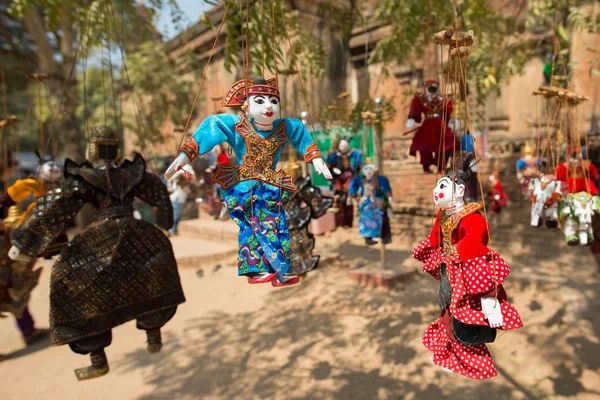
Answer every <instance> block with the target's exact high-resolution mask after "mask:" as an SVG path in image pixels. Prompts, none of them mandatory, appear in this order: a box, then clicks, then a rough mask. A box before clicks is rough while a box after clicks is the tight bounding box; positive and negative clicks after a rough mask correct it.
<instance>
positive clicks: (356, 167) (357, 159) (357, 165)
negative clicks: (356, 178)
mask: <svg viewBox="0 0 600 400" xmlns="http://www.w3.org/2000/svg"><path fill="white" fill-rule="evenodd" d="M362 158H363V155H362V152H361V151H358V150H355V161H354V162H355V164H354V170H355V171H357V172H360V169H361V168H362V165H363V161H362Z"/></svg>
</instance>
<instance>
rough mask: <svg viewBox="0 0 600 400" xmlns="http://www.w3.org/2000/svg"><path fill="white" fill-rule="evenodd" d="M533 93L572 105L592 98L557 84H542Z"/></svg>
mask: <svg viewBox="0 0 600 400" xmlns="http://www.w3.org/2000/svg"><path fill="white" fill-rule="evenodd" d="M533 95H534V96H543V97H544V98H546V99H550V98H555V99H557V100H560V101H563V102H566V103H569V104H571V105H577V104H579V103H582V102H584V101H587V100H589V99H590V98H589V97H586V96H583V95H581V94H578V93H575V92H573V91H572V90H568V89H564V88H561V87H556V86H540V87H539V88H538V90H536V91H534V92H533Z"/></svg>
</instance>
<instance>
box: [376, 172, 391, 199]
mask: <svg viewBox="0 0 600 400" xmlns="http://www.w3.org/2000/svg"><path fill="white" fill-rule="evenodd" d="M379 187H381V190H383V193H385V194H386V195H387V194H391V193H392V187H391V186H390V180H389V179H388V178H387V177H386V176H381V175H380V176H379Z"/></svg>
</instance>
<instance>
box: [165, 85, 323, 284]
mask: <svg viewBox="0 0 600 400" xmlns="http://www.w3.org/2000/svg"><path fill="white" fill-rule="evenodd" d="M279 103H280V96H279V87H278V84H277V80H276V79H269V80H268V81H267V80H265V79H263V78H257V79H254V80H246V79H243V80H241V81H238V82H236V83H235V84H234V85H233V86H232V87H231V89H229V92H228V93H227V94H226V95H225V98H224V99H223V106H224V107H242V110H243V112H244V114H243V115H236V114H219V115H212V116H210V117H208V118H207V119H205V120H204V121H203V122H202V123H201V124H200V126H199V127H198V129H197V130H196V132H195V133H194V134H193V135H192V137H190V139H189V140H188V142H187V143H186V144H185V145H184V146H183V147H182V148H181V153H180V154H179V156H178V157H177V158H176V159H175V161H174V162H173V163H172V164H171V166H170V167H169V168H168V169H167V171H166V172H165V177H166V178H167V179H170V178H171V177H172V176H173V175H174V174H175V172H177V171H178V170H180V169H181V168H183V167H184V166H185V165H187V164H189V163H190V162H192V161H193V160H194V159H195V158H196V157H197V156H198V155H199V154H204V153H207V152H209V151H210V150H211V149H212V148H213V147H215V146H216V145H218V144H221V143H223V142H227V144H228V145H229V146H230V147H231V148H232V149H233V152H234V153H235V155H236V158H237V160H238V166H237V167H232V166H229V165H219V166H217V168H216V171H215V176H214V180H215V181H216V182H218V183H219V184H220V185H221V188H220V189H219V196H220V198H221V201H222V202H223V204H224V205H225V206H226V207H227V208H228V210H229V215H230V217H231V219H233V221H234V222H235V223H236V224H237V225H238V226H239V228H240V235H239V253H238V274H239V275H243V276H245V277H247V279H248V283H251V284H256V283H269V282H270V283H271V284H272V285H273V286H288V285H293V284H295V283H298V281H299V279H298V277H297V276H289V272H290V235H289V230H288V224H287V221H286V218H285V212H284V204H285V203H286V201H287V200H288V199H289V197H290V194H291V193H293V192H294V191H296V185H294V182H293V180H292V177H291V176H290V175H289V174H287V173H286V172H285V171H283V170H279V171H277V170H275V168H276V166H277V163H278V162H279V158H280V156H281V152H282V150H283V148H284V147H285V146H286V145H287V144H288V143H290V144H292V146H294V148H295V149H296V150H297V151H298V152H299V153H300V154H302V155H303V156H304V161H305V162H307V163H312V164H313V166H314V167H315V169H316V171H317V173H319V174H323V175H324V176H325V178H327V179H332V176H331V173H330V172H329V169H328V168H327V165H325V162H324V161H323V158H322V156H321V152H320V151H319V150H318V149H317V146H316V144H315V143H314V141H313V139H312V138H311V136H310V134H309V133H308V131H307V130H306V127H305V126H304V124H303V123H302V121H300V120H298V119H291V118H278V116H279V111H280V104H279Z"/></svg>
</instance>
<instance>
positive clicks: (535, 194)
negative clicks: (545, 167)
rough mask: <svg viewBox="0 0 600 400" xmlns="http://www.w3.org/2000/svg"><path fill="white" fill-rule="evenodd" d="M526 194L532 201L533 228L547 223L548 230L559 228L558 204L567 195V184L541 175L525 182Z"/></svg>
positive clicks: (552, 177) (549, 176)
mask: <svg viewBox="0 0 600 400" xmlns="http://www.w3.org/2000/svg"><path fill="white" fill-rule="evenodd" d="M525 184H526V187H525V190H524V194H526V195H527V196H529V199H530V200H531V226H535V227H538V228H539V227H540V226H542V224H544V221H545V222H546V226H547V227H548V228H557V227H558V204H559V201H560V200H561V199H562V197H563V194H566V193H567V190H568V189H567V187H566V183H564V182H560V181H558V180H557V179H556V176H554V175H548V174H540V175H539V176H538V177H536V178H530V179H527V180H526V181H525Z"/></svg>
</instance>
